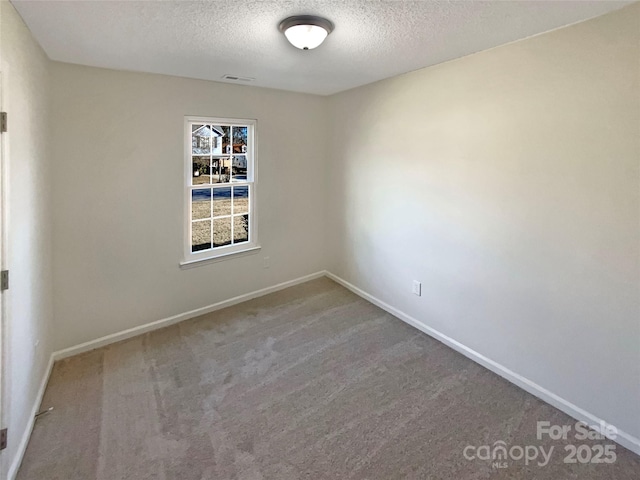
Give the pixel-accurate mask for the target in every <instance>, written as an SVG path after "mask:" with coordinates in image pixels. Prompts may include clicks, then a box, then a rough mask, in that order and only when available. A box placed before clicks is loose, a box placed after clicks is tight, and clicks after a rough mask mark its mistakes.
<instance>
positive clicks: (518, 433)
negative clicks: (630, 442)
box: [18, 279, 640, 480]
mask: <svg viewBox="0 0 640 480" xmlns="http://www.w3.org/2000/svg"><path fill="white" fill-rule="evenodd" d="M585 380H586V379H585ZM49 406H53V407H54V411H53V412H52V413H50V414H48V415H45V416H43V417H41V418H40V419H39V420H38V421H37V422H36V426H35V429H34V432H33V435H32V438H31V441H30V443H29V447H28V449H27V453H26V456H25V458H24V461H23V464H22V468H21V470H20V472H19V474H18V479H19V480H31V479H47V480H55V479H60V480H74V479H77V480H93V479H98V480H120V479H136V480H137V479H162V480H196V479H197V480H201V479H211V480H214V479H215V480H226V479H237V480H258V479H265V480H266V479H273V480H289V479H309V480H322V479H331V480H335V479H358V480H365V479H366V480H374V479H382V480H394V479H481V478H491V479H493V478H523V479H550V480H551V479H553V480H559V479H570V478H571V479H573V478H575V479H607V480H613V479H634V480H635V479H638V478H640V457H638V456H636V455H634V454H633V453H631V452H629V451H627V450H625V449H623V448H622V447H620V446H616V448H615V453H616V454H617V460H616V462H615V463H613V464H581V463H576V464H566V463H563V459H564V458H565V456H566V455H567V454H568V452H567V451H565V445H566V444H567V443H574V444H576V445H578V444H583V443H584V444H587V445H589V449H590V451H592V450H591V449H592V446H594V445H597V444H602V445H606V444H612V442H610V441H595V442H594V441H591V442H589V441H580V442H576V441H573V440H572V439H571V438H569V440H568V441H566V442H562V441H552V440H549V439H548V438H545V439H544V440H542V441H538V440H537V439H536V421H538V420H541V421H549V422H551V424H559V425H573V424H574V423H575V421H574V420H572V419H570V418H569V417H568V416H566V415H565V414H563V413H561V412H559V411H558V410H556V409H554V408H553V407H550V406H549V405H547V404H545V403H543V402H541V401H539V400H537V399H536V398H534V397H532V396H531V395H529V394H527V393H525V392H524V391H522V390H520V389H519V388H517V387H515V386H513V385H511V384H510V383H508V382H506V381H505V380H503V379H501V378H500V377H498V376H496V375H495V374H493V373H491V372H489V371H488V370H486V369H484V368H482V367H480V366H478V365H477V364H475V363H473V362H472V361H470V360H468V359H466V358H465V357H463V356H462V355H460V354H458V353H456V352H454V351H453V350H451V349H449V348H448V347H446V346H444V345H442V344H441V343H439V342H437V341H435V340H433V339H431V338H430V337H428V336H427V335H425V334H423V333H421V332H419V331H417V330H415V329H414V328H412V327H409V326H407V325H406V324H404V323H403V322H401V321H400V320H398V319H396V318H394V317H392V316H390V315H389V314H387V313H385V312H383V311H382V310H380V309H378V308H377V307H375V306H373V305H371V304H369V303H367V302H366V301H364V300H362V299H360V298H359V297H357V296H355V295H353V294H352V293H350V292H349V291H347V290H345V289H344V288H342V287H341V286H339V285H337V284H335V283H333V282H332V281H330V280H328V279H319V280H314V281H312V282H308V283H306V284H303V285H299V286H296V287H292V288H289V289H287V290H283V291H281V292H278V293H274V294H271V295H268V296H265V297H261V298H258V299H255V300H252V301H249V302H246V303H243V304H241V305H237V306H235V307H231V308H228V309H225V310H221V311H218V312H214V313H211V314H209V315H205V316H202V317H199V318H197V319H194V320H191V321H187V322H183V323H181V324H179V325H175V326H172V327H168V328H166V329H163V330H159V331H156V332H152V333H148V334H145V335H142V336H139V337H136V338H133V339H131V340H127V341H124V342H121V343H118V344H115V345H111V346H108V347H104V348H101V349H99V350H95V351H92V352H89V353H86V354H83V355H79V356H76V357H73V358H69V359H66V360H63V361H61V362H58V363H56V364H55V367H54V369H53V374H52V376H51V380H50V382H49V385H48V388H47V391H46V394H45V397H44V402H43V407H49ZM498 441H503V442H505V443H506V446H507V448H509V449H511V448H512V447H514V446H522V447H523V448H524V447H526V446H530V449H531V456H533V450H532V449H533V448H536V449H537V447H540V446H542V447H543V448H544V449H545V452H548V451H549V448H550V447H553V448H554V450H553V452H552V454H551V457H550V458H551V460H550V461H549V463H548V464H547V465H546V466H538V461H542V455H541V454H540V456H539V457H538V459H537V460H534V461H532V462H529V465H525V460H524V459H519V460H518V459H517V458H518V456H519V455H518V453H519V451H518V450H517V449H516V450H513V452H514V455H515V457H516V459H512V458H510V459H508V460H507V461H506V464H502V465H501V466H505V467H506V468H494V467H493V466H492V461H491V460H479V459H477V458H476V459H472V460H468V459H466V458H465V456H464V451H465V447H466V446H468V445H471V446H472V447H481V446H482V445H489V446H490V447H491V448H493V446H494V443H495V442H498ZM598 448H599V447H597V448H596V453H597V449H598ZM477 452H478V454H479V455H480V456H483V454H484V453H481V452H484V450H483V449H479V450H477ZM473 453H474V450H467V454H468V456H471V455H472V454H473ZM587 453H588V452H587ZM582 458H585V457H584V456H583V457H582Z"/></svg>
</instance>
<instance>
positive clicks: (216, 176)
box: [211, 157, 229, 183]
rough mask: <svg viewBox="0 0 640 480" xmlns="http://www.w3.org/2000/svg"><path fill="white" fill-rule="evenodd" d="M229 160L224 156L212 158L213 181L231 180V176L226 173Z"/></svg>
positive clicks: (224, 181) (223, 181) (225, 181)
mask: <svg viewBox="0 0 640 480" xmlns="http://www.w3.org/2000/svg"><path fill="white" fill-rule="evenodd" d="M228 163H229V161H228V160H226V161H225V159H224V158H220V157H214V158H212V159H211V183H227V182H229V176H228V175H225V174H224V172H225V171H226V170H225V167H224V166H225V165H226V164H228Z"/></svg>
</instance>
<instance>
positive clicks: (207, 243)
mask: <svg viewBox="0 0 640 480" xmlns="http://www.w3.org/2000/svg"><path fill="white" fill-rule="evenodd" d="M208 248H211V220H202V221H199V222H191V251H192V252H197V251H199V250H206V249H208Z"/></svg>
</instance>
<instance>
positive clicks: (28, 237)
mask: <svg viewBox="0 0 640 480" xmlns="http://www.w3.org/2000/svg"><path fill="white" fill-rule="evenodd" d="M0 59H1V62H0V72H1V73H2V109H3V111H7V112H9V131H8V133H6V134H3V143H4V152H5V155H6V157H5V161H6V163H5V165H6V167H7V178H6V183H5V185H6V186H7V187H8V189H7V190H8V191H7V192H6V195H5V200H6V203H5V205H4V206H5V209H6V213H7V216H8V217H7V218H8V224H7V226H8V238H7V240H8V244H7V245H6V247H7V258H6V259H5V261H6V266H7V267H8V268H9V269H10V272H11V279H10V280H11V281H10V287H11V288H10V289H9V290H8V291H7V292H5V293H4V294H3V298H2V300H3V302H4V304H5V305H4V307H5V312H7V313H8V314H9V315H7V317H6V318H7V320H8V321H7V322H6V324H5V338H4V340H5V348H6V354H5V356H4V360H5V361H6V365H5V369H4V371H3V372H2V373H3V374H4V375H5V378H3V389H4V390H5V395H4V402H5V404H3V412H2V417H3V418H2V425H3V426H4V427H7V428H8V430H9V432H10V433H9V435H10V441H9V445H8V447H7V450H5V451H3V452H2V466H3V470H4V471H2V472H0V478H5V477H4V476H3V475H4V474H6V473H7V469H10V472H9V473H11V474H13V473H14V472H15V469H16V468H17V460H18V459H19V455H18V453H19V450H20V449H21V447H23V446H24V444H23V443H22V442H23V441H26V440H27V439H28V437H26V436H25V434H28V426H29V422H30V420H31V419H32V414H33V411H32V409H33V408H35V407H36V406H37V405H36V404H35V403H36V402H37V400H38V398H37V397H38V389H39V387H40V383H41V381H42V379H43V377H44V375H45V373H46V367H47V362H48V360H49V356H50V354H51V352H52V349H53V342H52V338H51V337H52V334H51V332H52V322H53V315H52V301H51V285H52V280H51V264H52V262H51V167H50V165H51V160H52V159H51V155H50V153H49V148H48V147H49V124H50V118H51V117H50V113H49V95H48V93H49V63H50V62H49V60H48V59H47V57H46V56H45V54H44V52H43V51H42V49H41V48H40V47H39V46H38V44H37V43H36V42H35V40H34V39H33V38H32V36H31V34H30V33H29V30H28V29H27V28H26V26H25V25H24V23H23V22H22V20H21V18H20V17H19V15H18V14H17V12H16V11H15V9H14V8H13V6H12V5H11V4H10V3H9V2H6V1H0ZM36 344H37V345H36ZM7 393H8V394H7Z"/></svg>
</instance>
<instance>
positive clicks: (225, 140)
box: [220, 125, 233, 154]
mask: <svg viewBox="0 0 640 480" xmlns="http://www.w3.org/2000/svg"><path fill="white" fill-rule="evenodd" d="M220 131H221V132H222V154H231V153H233V152H232V151H231V143H229V139H230V138H231V127H230V126H229V125H221V126H220Z"/></svg>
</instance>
